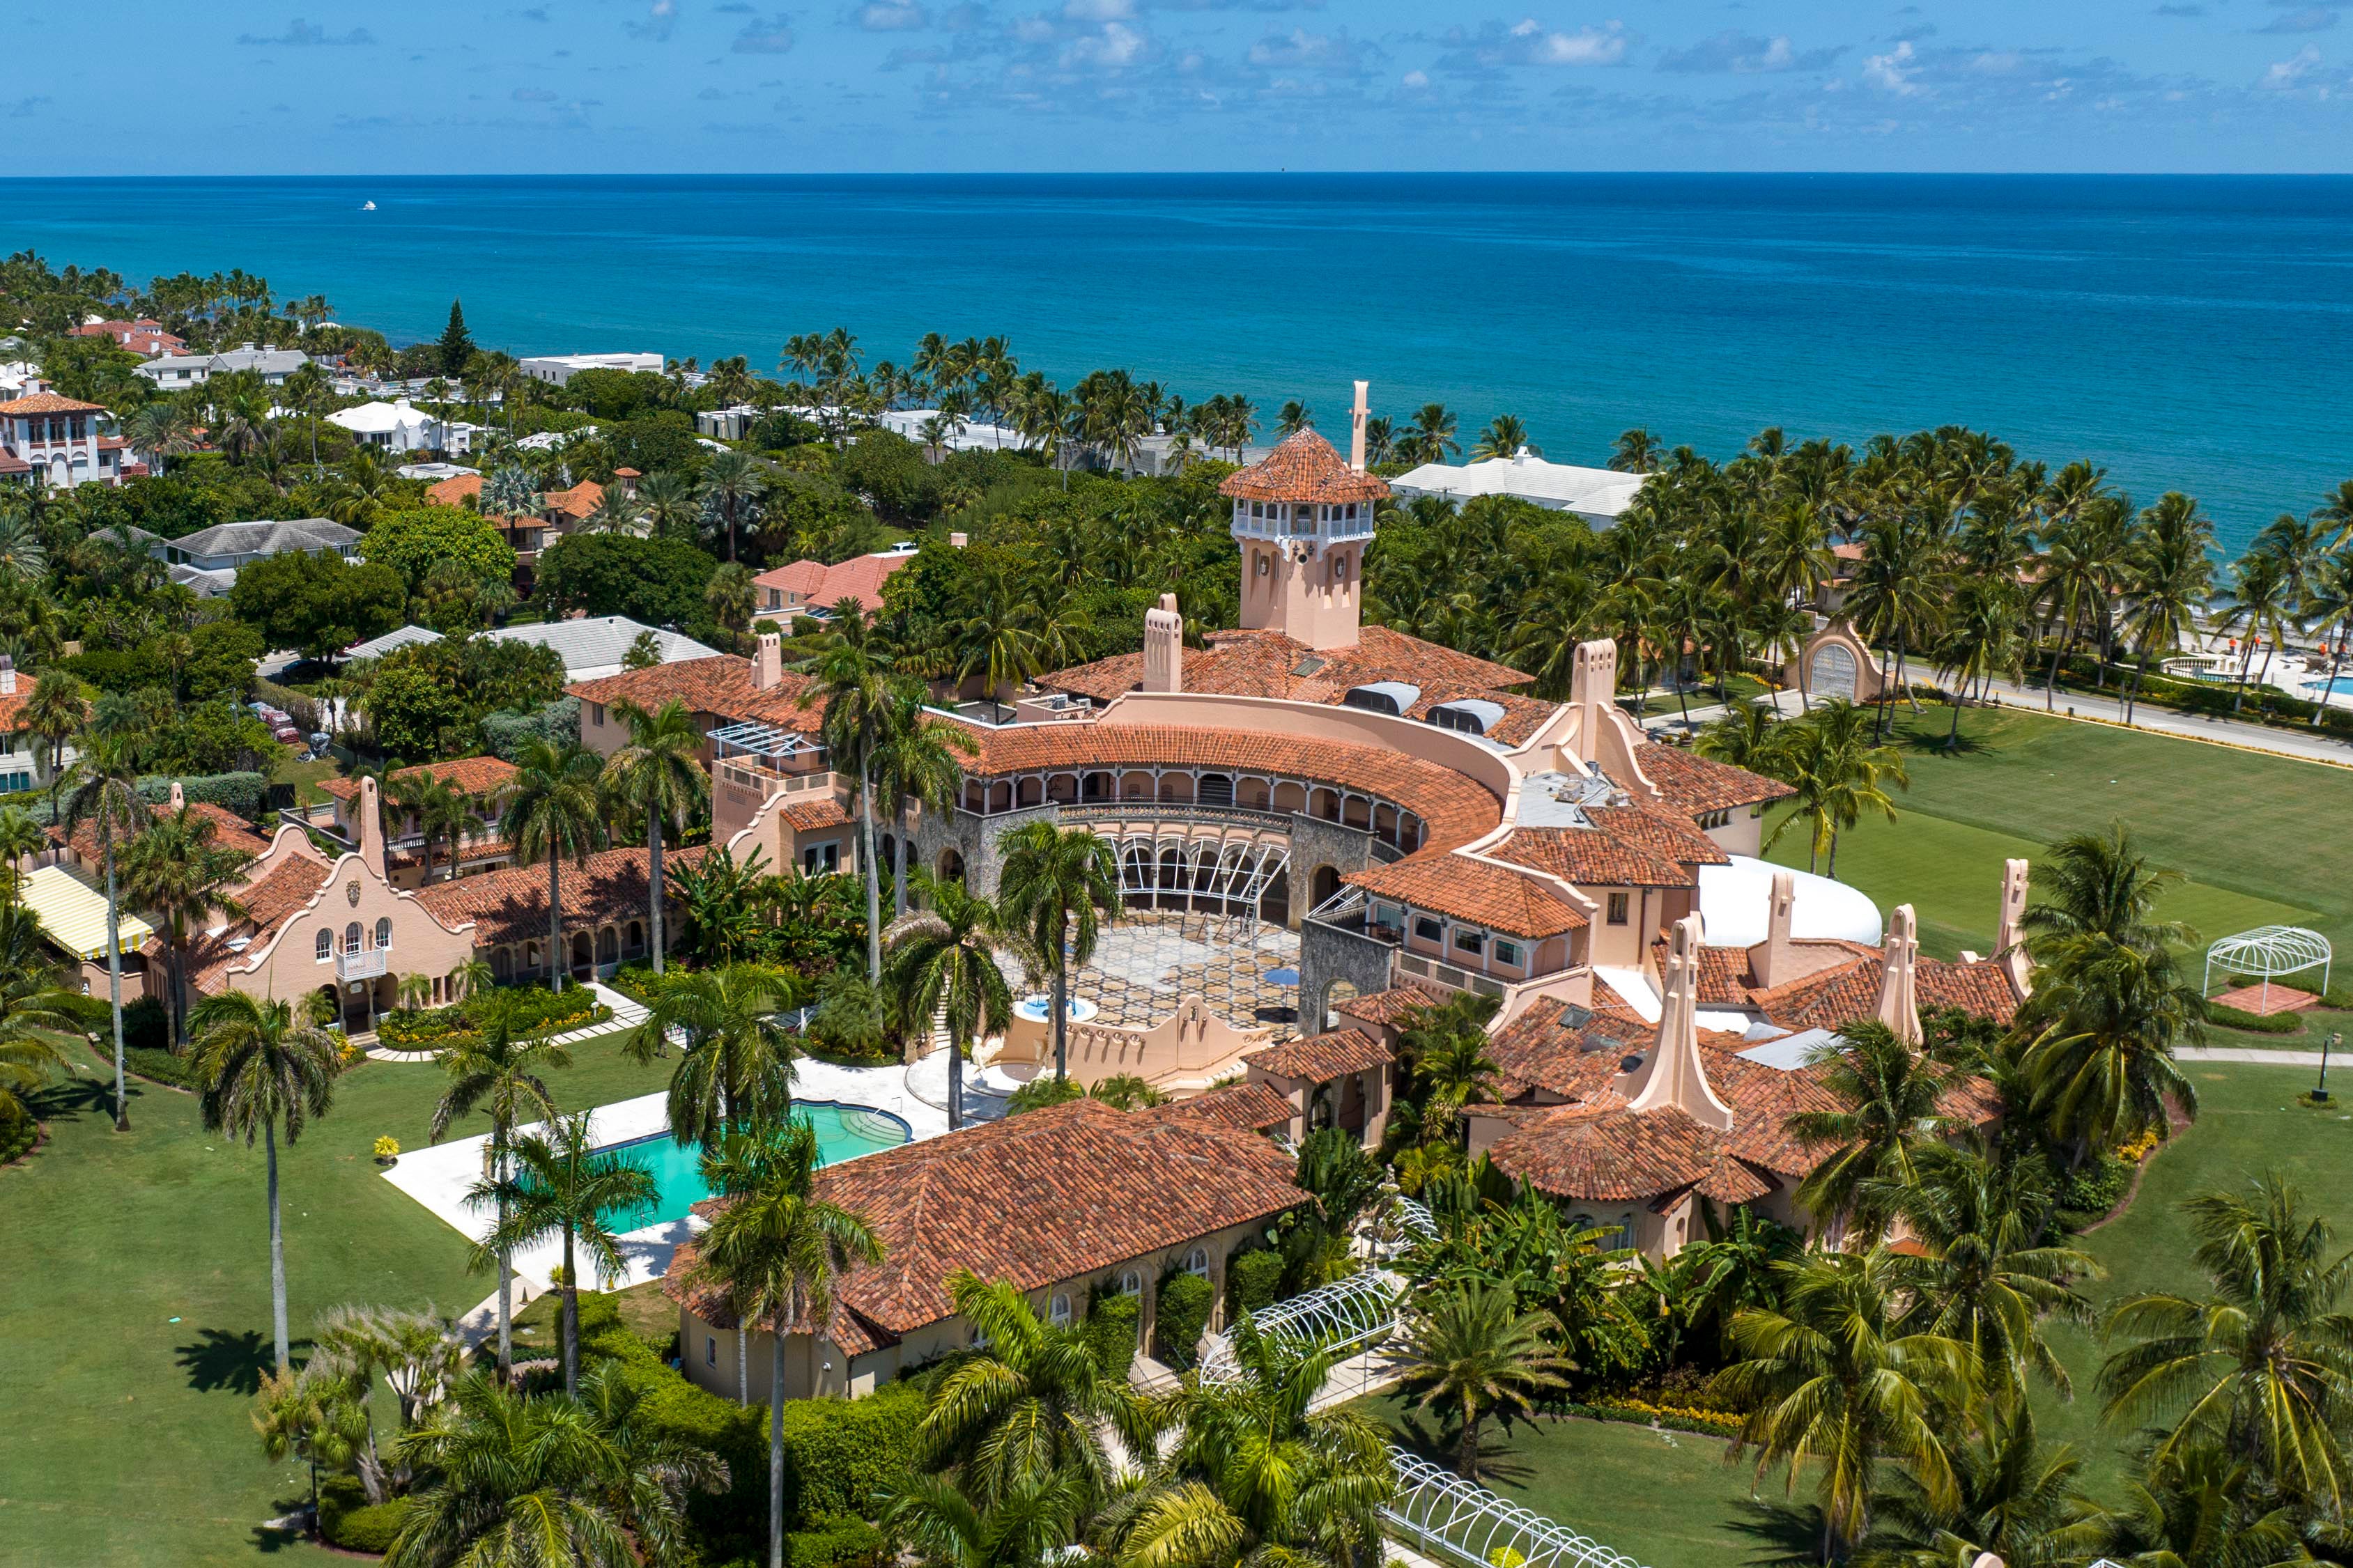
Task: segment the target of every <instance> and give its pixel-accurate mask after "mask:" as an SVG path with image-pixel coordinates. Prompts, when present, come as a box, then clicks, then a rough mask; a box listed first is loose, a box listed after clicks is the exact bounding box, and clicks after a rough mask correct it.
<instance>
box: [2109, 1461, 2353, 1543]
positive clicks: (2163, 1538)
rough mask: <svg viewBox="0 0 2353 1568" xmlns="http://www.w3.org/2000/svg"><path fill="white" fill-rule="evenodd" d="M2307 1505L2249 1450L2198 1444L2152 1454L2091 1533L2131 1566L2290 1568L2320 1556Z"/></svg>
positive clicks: (2129, 1480)
mask: <svg viewBox="0 0 2353 1568" xmlns="http://www.w3.org/2000/svg"><path fill="white" fill-rule="evenodd" d="M2301 1512H2302V1510H2300V1509H2299V1508H2298V1507H2297V1505H2296V1504H2295V1502H2294V1501H2292V1500H2284V1499H2282V1498H2281V1497H2280V1496H2279V1494H2278V1493H2277V1492H2275V1491H2270V1490H2267V1489H2264V1488H2263V1486H2262V1485H2261V1484H2260V1482H2259V1479H2258V1478H2257V1476H2256V1474H2255V1468H2254V1467H2253V1465H2252V1464H2249V1463H2248V1462H2247V1461H2246V1460H2245V1459H2244V1458H2242V1457H2241V1456H2239V1455H2237V1454H2233V1453H2230V1452H2227V1451H2225V1450H2223V1449H2221V1448H2211V1447H2198V1448H2189V1449H2184V1450H2182V1451H2180V1452H2178V1453H2173V1454H2168V1455H2167V1456H2166V1457H2165V1458H2161V1459H2157V1460H2153V1461H2151V1462H2149V1463H2148V1464H2147V1466H2146V1467H2145V1468H2143V1470H2142V1473H2141V1474H2140V1475H2138V1476H2137V1477H2135V1478H2133V1479H2128V1480H2127V1481H2126V1482H2125V1497H2124V1502H2123V1505H2122V1506H2121V1507H2119V1508H2116V1509H2114V1510H2108V1511H2107V1512H2105V1514H2104V1515H2103V1516H2102V1517H2101V1518H2100V1519H2099V1520H2097V1521H2094V1526H2093V1528H2092V1529H2090V1530H2087V1531H2085V1532H2084V1533H2085V1534H2086V1535H2088V1536H2089V1537H2090V1538H2091V1540H2092V1541H2093V1542H2095V1543H2096V1544H2095V1545H2094V1547H2093V1550H2095V1551H2098V1552H2103V1553H2105V1556H2106V1557H2107V1558H2108V1559H2109V1560H2111V1561H2114V1562H2117V1563H2125V1564H2128V1565H2129V1568H2290V1564H2294V1563H2312V1562H2314V1561H2316V1559H2315V1558H2314V1557H2313V1555H2312V1552H2311V1551H2310V1550H2309V1549H2308V1547H2307V1546H2306V1542H2305V1539H2304V1537H2305V1533H2306V1530H2305V1521H2304V1520H2303V1519H2302V1518H2301V1517H2300V1514H2301ZM2324 1528H2325V1527H2324ZM2315 1533H2319V1531H2315ZM2332 1533H2333V1532H2332ZM2085 1555H2087V1553H2084V1552H2076V1553H2074V1554H2073V1556H2072V1557H2070V1558H2069V1559H2068V1561H2071V1562H2077V1563H2080V1562H2082V1561H2083V1560H2084V1556H2085Z"/></svg>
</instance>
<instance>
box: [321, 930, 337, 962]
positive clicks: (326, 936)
mask: <svg viewBox="0 0 2353 1568" xmlns="http://www.w3.org/2000/svg"><path fill="white" fill-rule="evenodd" d="M334 955H335V933H334V932H333V931H327V930H324V929H322V930H321V931H320V932H319V962H320V963H326V962H327V960H329V959H330V958H332V957H333V956H334Z"/></svg>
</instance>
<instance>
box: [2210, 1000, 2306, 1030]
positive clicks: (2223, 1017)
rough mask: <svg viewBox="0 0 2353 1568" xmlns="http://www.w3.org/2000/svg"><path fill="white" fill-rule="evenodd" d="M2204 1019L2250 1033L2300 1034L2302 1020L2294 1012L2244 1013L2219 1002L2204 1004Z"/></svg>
mask: <svg viewBox="0 0 2353 1568" xmlns="http://www.w3.org/2000/svg"><path fill="white" fill-rule="evenodd" d="M2206 1020H2207V1022H2209V1023H2211V1024H2220V1025H2221V1026H2222V1027H2224V1028H2226V1029H2237V1030H2239V1031H2241V1032H2242V1033H2244V1034H2250V1035H2301V1034H2302V1033H2304V1020H2303V1019H2302V1018H2301V1017H2299V1016H2296V1015H2295V1014H2294V1013H2244V1012H2241V1011H2240V1010H2239V1009H2238V1008H2236V1007H2226V1006H2224V1005H2222V1004H2221V1003H2220V1002H2209V1003H2208V1004H2206Z"/></svg>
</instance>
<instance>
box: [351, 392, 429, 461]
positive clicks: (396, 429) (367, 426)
mask: <svg viewBox="0 0 2353 1568" xmlns="http://www.w3.org/2000/svg"><path fill="white" fill-rule="evenodd" d="M327 423H328V424H330V425H340V426H343V428H344V429H346V430H348V431H350V432H351V433H352V439H353V440H354V441H356V442H358V443H359V444H360V445H361V446H363V447H375V448H376V450H378V451H380V452H438V451H440V450H442V448H443V444H444V443H445V442H446V441H447V440H448V432H447V431H446V430H445V429H444V428H443V426H442V424H441V421H440V420H439V419H438V417H436V416H434V415H433V414H432V413H431V412H430V411H429V410H427V409H423V408H419V407H417V406H416V405H413V404H411V403H410V402H409V401H408V399H406V397H404V398H402V399H401V400H400V401H399V402H397V403H363V404H361V405H359V406H358V407H357V408H339V409H337V410H336V411H335V412H334V413H332V414H330V415H328V416H327Z"/></svg>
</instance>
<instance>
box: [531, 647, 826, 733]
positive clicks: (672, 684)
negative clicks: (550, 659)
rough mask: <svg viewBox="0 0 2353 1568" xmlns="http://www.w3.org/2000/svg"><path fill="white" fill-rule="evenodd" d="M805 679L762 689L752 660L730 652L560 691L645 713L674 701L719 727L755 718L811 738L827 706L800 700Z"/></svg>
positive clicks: (796, 677) (625, 672)
mask: <svg viewBox="0 0 2353 1568" xmlns="http://www.w3.org/2000/svg"><path fill="white" fill-rule="evenodd" d="M814 684H815V683H814V682H813V681H811V680H810V679H809V678H808V677H807V676H805V675H793V674H789V673H787V674H786V676H785V677H784V679H782V680H781V681H780V682H778V683H777V684H776V685H775V686H772V687H770V688H768V689H766V690H765V691H755V690H754V689H753V687H752V661H751V660H750V659H748V658H741V657H739V656H738V655H735V654H732V653H722V654H713V655H712V656H711V657H710V658H685V659H681V660H679V661H678V662H677V663H675V664H657V665H654V666H652V667H650V668H646V669H625V670H623V671H621V672H620V673H619V674H618V675H607V676H604V677H602V678H600V679H596V680H582V681H575V682H574V683H573V684H572V685H570V686H567V687H565V690H566V691H568V692H570V693H571V694H572V695H573V696H575V697H577V698H579V699H580V700H582V701H584V702H602V703H604V704H605V705H606V706H607V707H608V708H609V707H611V706H613V705H614V704H616V703H618V702H624V701H627V702H635V703H637V704H638V706H639V707H641V708H644V709H646V710H648V711H649V712H650V711H652V710H655V709H658V708H659V707H660V706H661V705H662V704H663V703H665V702H668V701H669V700H670V699H672V698H677V699H678V700H681V701H682V702H684V703H685V704H686V705H687V706H688V707H689V708H691V709H692V710H694V711H695V712H697V713H704V714H708V715H710V716H711V718H712V720H713V721H715V723H717V724H738V723H743V722H745V721H752V720H757V721H761V722H763V723H768V724H774V725H776V726H777V727H778V728H779V729H785V730H792V731H797V732H799V733H801V734H804V735H809V736H815V735H816V734H817V733H818V731H819V730H821V729H822V728H823V727H824V724H825V703H824V702H823V700H820V699H818V698H815V697H811V698H809V699H808V700H807V701H806V702H804V701H803V700H802V698H803V697H804V695H805V694H807V692H808V691H809V690H810V689H811V688H812V687H813V686H814Z"/></svg>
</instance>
